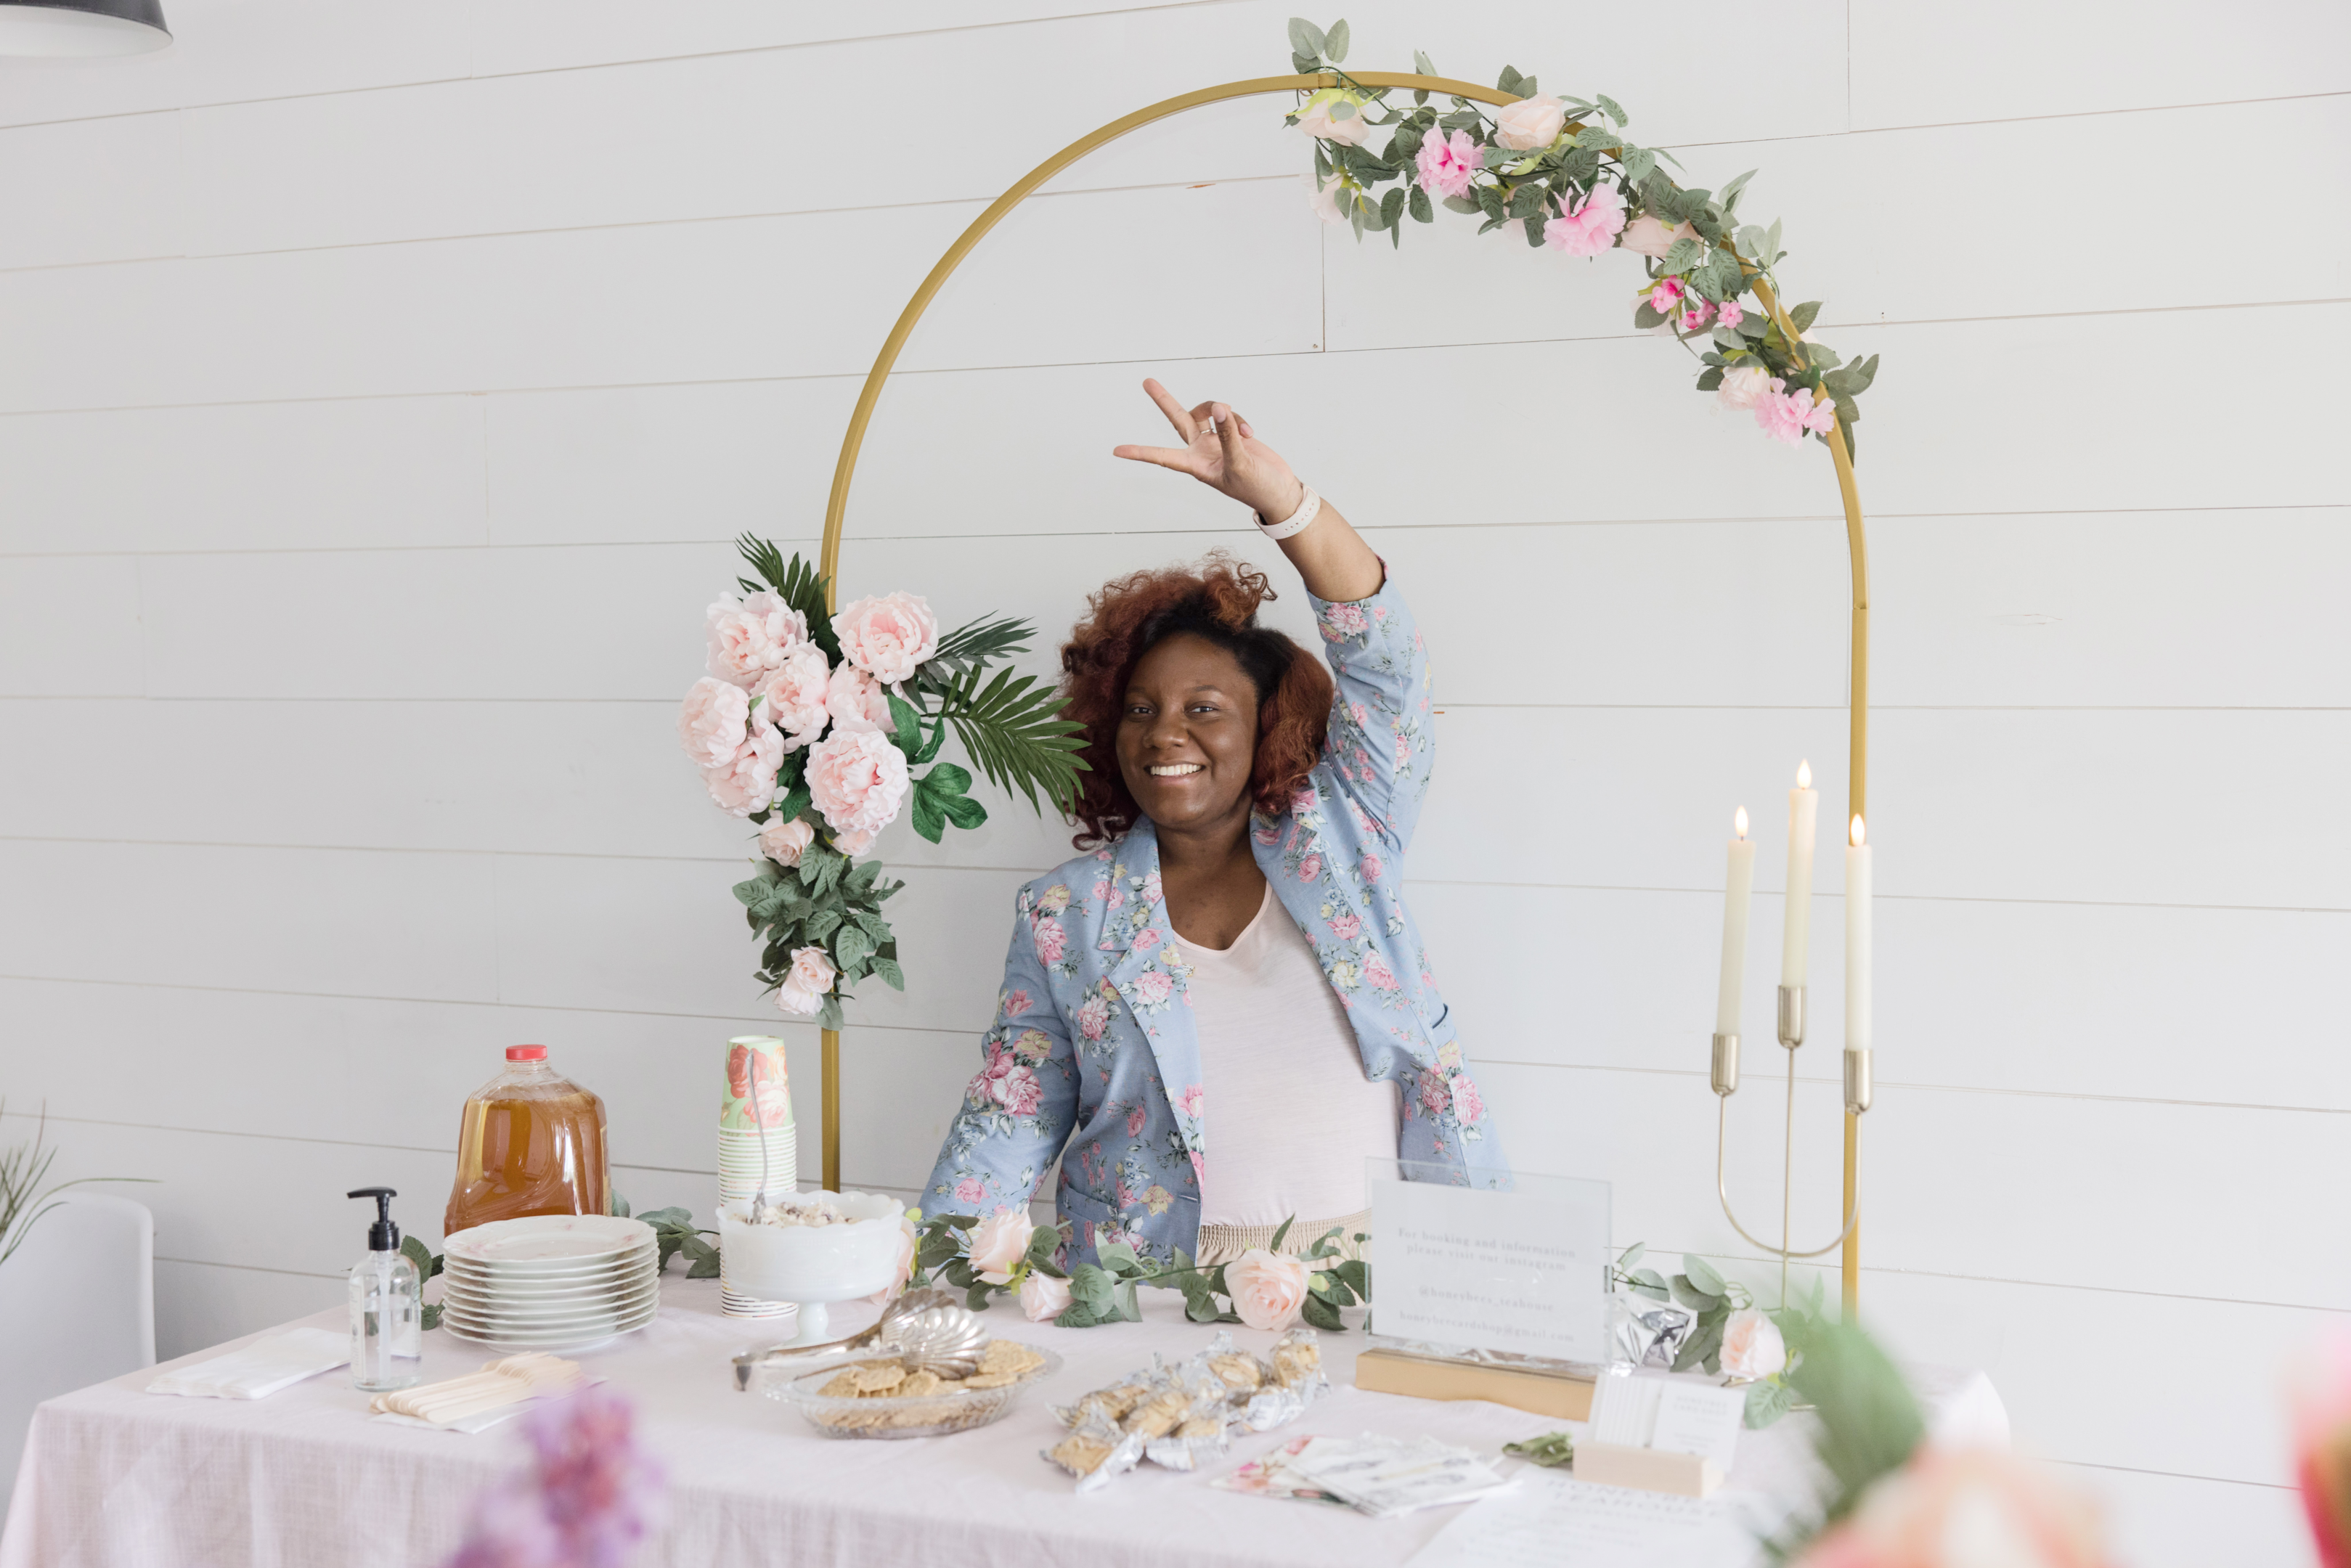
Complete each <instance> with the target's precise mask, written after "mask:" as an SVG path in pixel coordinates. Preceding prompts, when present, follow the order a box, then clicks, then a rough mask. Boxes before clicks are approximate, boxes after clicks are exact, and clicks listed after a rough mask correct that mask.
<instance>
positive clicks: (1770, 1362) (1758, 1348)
mask: <svg viewBox="0 0 2351 1568" xmlns="http://www.w3.org/2000/svg"><path fill="white" fill-rule="evenodd" d="M1787 1368H1788V1344H1787V1342H1786V1341H1785V1340H1783V1339H1782V1338H1781V1337H1780V1329H1779V1325H1778V1324H1776V1323H1774V1322H1772V1321H1771V1319H1770V1318H1768V1317H1765V1316H1764V1315H1763V1314H1762V1313H1761V1312H1758V1311H1757V1310H1756V1309H1755V1308H1753V1307H1741V1308H1740V1310H1739V1311H1737V1312H1733V1313H1731V1314H1730V1322H1728V1323H1726V1324H1724V1325H1723V1330H1722V1370H1723V1371H1724V1372H1725V1373H1727V1374H1729V1375H1730V1376H1732V1377H1769V1376H1771V1375H1772V1374H1773V1373H1775V1372H1784V1371H1786V1370H1787Z"/></svg>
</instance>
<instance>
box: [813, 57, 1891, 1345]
mask: <svg viewBox="0 0 2351 1568" xmlns="http://www.w3.org/2000/svg"><path fill="white" fill-rule="evenodd" d="M1347 77H1348V79H1349V80H1350V81H1352V82H1353V83H1355V84H1357V85H1359V86H1363V87H1370V88H1393V89H1402V90H1405V91H1419V92H1432V93H1443V94H1446V95H1447V96H1448V97H1454V98H1466V99H1471V100H1473V101H1475V102H1479V103H1484V104H1492V105H1495V106H1498V107H1499V106H1500V105H1503V104H1509V103H1515V102H1517V101H1518V95H1517V94H1515V93H1507V92H1501V91H1499V90H1497V89H1493V88H1490V87H1481V86H1479V84H1478V83H1476V82H1467V81H1456V80H1454V79H1453V78H1449V77H1437V76H1417V75H1412V74H1408V73H1404V72H1396V71H1350V72H1348V73H1347ZM1338 85H1340V83H1339V78H1338V77H1337V76H1336V75H1335V74H1333V73H1332V72H1328V71H1325V72H1321V73H1317V74H1314V75H1307V76H1276V77H1253V78H1249V79H1247V80H1243V81H1228V82H1220V83H1218V84H1217V86H1215V87H1204V88H1201V89H1198V90H1197V91H1195V92H1187V93H1181V94H1178V95H1177V96H1176V97H1175V98H1169V99H1161V100H1160V101H1159V102H1157V103H1154V104H1149V105H1146V106H1144V108H1142V109H1138V110H1135V111H1134V113H1132V114H1128V115H1123V116H1122V117H1121V118H1119V119H1117V120H1112V121H1111V122H1110V123H1109V124H1108V125H1105V126H1102V128H1101V129H1099V130H1096V131H1088V132H1087V133H1086V134H1085V135H1083V136H1081V137H1079V138H1078V139H1077V140H1076V141H1072V142H1071V143H1070V144H1069V145H1068V146H1067V147H1064V148H1062V149H1061V151H1060V152H1056V153H1054V154H1053V155H1052V156H1051V157H1050V158H1048V159H1046V160H1045V161H1044V162H1041V163H1040V164H1038V165H1037V166H1036V167H1035V168H1034V169H1031V170H1029V172H1028V173H1026V174H1023V175H1022V176H1021V177H1020V178H1019V179H1018V180H1016V181H1014V182H1013V183H1012V184H1011V186H1010V187H1009V188H1008V189H1007V190H1006V191H1005V193H1003V194H1002V195H1000V196H998V197H997V198H996V200H995V201H993V202H991V203H989V204H988V205H987V210H986V211H985V212H983V213H981V214H979V216H977V217H976V218H974V219H973V220H972V221H971V224H970V225H969V226H968V227H967V228H966V229H965V230H964V231H963V233H962V234H960V235H956V240H955V243H954V244H953V245H950V246H947V249H946V255H944V256H940V257H939V259H938V261H937V263H936V264H935V266H933V267H932V268H931V270H930V271H929V273H927V274H926V275H925V277H924V278H923V281H922V283H921V285H920V286H919V287H916V288H915V290H914V298H911V299H909V300H907V301H906V308H904V309H903V310H901V311H900V312H898V319H897V321H896V323H895V324H894V325H893V326H892V327H891V329H890V335H889V336H888V337H887V338H885V339H884V340H883V343H882V351H881V352H880V353H878V354H876V355H875V356H874V358H873V368H872V370H871V371H867V372H866V376H865V385H864V387H863V389H862V391H860V392H859V393H858V394H857V408H856V412H854V413H852V414H851V415H850V419H849V429H848V432H847V433H846V434H844V435H843V436H842V437H841V456H840V458H839V460H838V461H837V462H836V463H835V464H834V465H833V470H832V494H831V497H830V498H829V499H828V500H827V501H826V503H825V510H824V543H823V546H822V548H821V549H820V552H819V556H818V563H819V564H818V570H820V572H821V573H822V574H823V576H824V579H825V604H826V608H827V609H831V608H834V607H835V606H836V605H837V604H838V603H839V568H840V564H841V524H842V521H843V519H844V518H845V517H847V515H848V511H849V487H850V483H851V481H852V478H853V477H854V476H855V475H856V473H857V458H858V455H859V453H860V452H861V451H862V449H863V447H864V444H865V431H866V427H867V425H868V424H870V423H872V418H873V410H874V407H875V405H876V404H877V403H879V402H881V398H882V388H883V383H884V382H887V381H888V380H889V379H890V371H891V369H892V368H893V366H894V365H896V363H897V362H898V355H899V352H900V350H903V349H904V348H905V346H906V340H907V339H908V338H909V337H910V336H912V335H913V333H914V324H915V323H916V322H918V321H920V320H921V319H923V312H924V311H925V310H926V309H928V308H930V303H931V300H932V299H933V298H935V296H936V295H937V294H938V291H939V288H940V287H941V286H942V285H943V284H945V283H946V280H947V278H948V277H950V276H952V275H953V274H954V272H955V269H956V267H959V266H961V265H962V263H963V259H964V257H965V256H968V255H970V254H971V251H972V249H973V247H974V246H977V245H978V244H979V242H980V241H981V240H982V239H984V238H986V237H987V234H988V231H989V230H991V229H993V228H995V227H996V225H998V223H1000V222H1002V221H1003V219H1004V216H1005V214H1008V213H1009V212H1010V211H1011V210H1012V209H1013V208H1015V207H1017V206H1019V204H1021V202H1023V201H1024V200H1026V199H1027V198H1028V197H1029V195H1030V194H1031V193H1033V192H1035V191H1036V190H1037V188H1038V187H1039V186H1040V185H1042V184H1044V183H1045V182H1047V181H1048V180H1050V179H1051V178H1052V177H1053V176H1054V175H1056V174H1058V173H1060V172H1061V171H1062V170H1064V169H1066V168H1068V167H1069V166H1070V165H1071V164H1072V163H1075V162H1077V161H1078V160H1079V159H1081V158H1083V157H1085V156H1086V155H1087V154H1088V153H1090V152H1093V151H1095V150H1096V149H1097V148H1100V147H1102V146H1104V145H1106V144H1108V143H1109V142H1112V141H1117V140H1118V139H1119V138H1120V137H1122V136H1124V135H1126V134H1127V133H1128V132H1129V131H1137V130H1140V129H1141V128H1142V127H1144V126H1146V125H1149V124H1151V123H1152V122H1154V121H1155V120H1165V119H1167V118H1168V117H1170V116H1171V115H1177V114H1182V113H1184V112H1185V111H1186V110H1193V109H1197V108H1200V107H1201V106H1202V105H1204V104H1210V103H1221V102H1224V101H1225V100H1227V99H1236V98H1254V97H1260V96H1263V95H1267V94H1271V93H1284V92H1316V91H1320V90H1321V89H1323V88H1326V87H1336V86H1338ZM1754 288H1755V296H1756V298H1757V300H1758V301H1759V302H1760V303H1761V305H1762V307H1763V308H1764V309H1765V311H1766V312H1767V313H1769V314H1770V316H1771V319H1773V320H1774V321H1776V322H1778V323H1779V326H1780V330H1781V331H1782V333H1783V334H1785V336H1786V338H1787V340H1788V341H1789V343H1791V344H1794V343H1797V342H1798V341H1800V340H1801V339H1802V333H1800V332H1799V331H1798V330H1797V329H1796V327H1795V324H1794V323H1793V322H1792V321H1790V320H1789V319H1788V316H1787V312H1786V311H1785V310H1784V309H1782V307H1781V305H1780V301H1779V299H1778V298H1776V297H1775V296H1774V294H1773V292H1772V290H1771V285H1770V284H1768V283H1766V282H1764V281H1763V280H1762V279H1761V278H1756V279H1755V280H1754ZM1823 395H1824V394H1823ZM1823 439H1824V440H1825V441H1826V442H1827V443H1828V448H1829V456H1830V458H1831V460H1832V461H1833V462H1834V465H1835V467H1836V479H1837V490H1838V494H1839V496H1840V497H1841V498H1842V500H1843V502H1844V525H1845V547H1846V550H1847V553H1848V554H1849V556H1850V557H1851V559H1852V563H1853V622H1852V636H1853V664H1852V673H1853V685H1852V702H1851V707H1850V727H1849V739H1848V748H1847V771H1846V778H1847V780H1848V786H1849V789H1850V791H1851V801H1850V803H1849V804H1848V806H1847V808H1846V812H1845V814H1846V815H1847V816H1848V817H1855V816H1862V815H1865V814H1866V812H1867V810H1868V806H1867V794H1868V789H1867V787H1868V779H1869V772H1868V761H1869V550H1868V540H1867V538H1866V537H1865V531H1864V528H1863V526H1862V517H1861V492H1860V491H1859V490H1858V489H1857V488H1856V487H1855V484H1854V476H1853V456H1852V454H1851V453H1849V452H1847V451H1846V450H1845V444H1844V434H1843V433H1842V432H1841V431H1840V430H1839V429H1838V428H1837V427H1836V426H1835V425H1834V424H1833V425H1831V426H1830V427H1829V430H1828V432H1827V434H1826V435H1825V436H1824V437H1823ZM1797 998H1798V999H1797V1001H1796V1004H1795V1005H1796V1008H1797V1017H1798V1019H1799V1034H1798V1038H1797V1040H1794V1041H1792V1042H1789V1041H1786V1040H1784V1037H1783V1043H1787V1044H1788V1048H1789V1056H1788V1072H1789V1095H1790V1103H1791V1104H1793V1100H1794V1093H1795V1088H1794V1082H1795V1048H1796V1046H1798V1045H1801V1044H1802V1032H1801V1019H1802V1005H1803V1004H1802V991H1801V988H1800V989H1799V991H1798V993H1797ZM1782 1005H1783V1006H1784V1005H1785V994H1784V993H1783V998H1782ZM1725 1039H1728V1040H1729V1042H1730V1043H1729V1077H1730V1088H1729V1089H1726V1088H1724V1087H1723V1086H1722V1072H1723V1062H1724V1050H1723V1043H1722V1042H1723V1040H1725ZM1860 1054H1861V1055H1862V1057H1863V1061H1861V1063H1860V1065H1859V1071H1860V1075H1861V1076H1860V1080H1859V1084H1860V1100H1859V1106H1858V1108H1856V1105H1855V1095H1854V1085H1855V1080H1854V1077H1853V1074H1854V1071H1855V1066H1854V1063H1853V1061H1852V1060H1851V1055H1850V1054H1849V1055H1848V1059H1847V1062H1846V1094H1845V1118H1844V1207H1845V1217H1846V1218H1845V1228H1844V1231H1843V1232H1842V1233H1841V1235H1840V1237H1839V1239H1838V1240H1837V1241H1834V1242H1831V1243H1830V1246H1831V1247H1834V1246H1838V1245H1840V1244H1842V1245H1843V1247H1844V1291H1843V1299H1844V1311H1845V1315H1846V1316H1847V1317H1851V1316H1852V1314H1853V1312H1854V1310H1855V1300H1856V1297H1857V1295H1858V1291H1859V1286H1860V1279H1861V1231H1860V1225H1859V1211H1858V1209H1857V1207H1856V1198H1857V1194H1858V1186H1857V1184H1858V1179H1859V1174H1860V1165H1859V1161H1860V1150H1861V1144H1860V1139H1861V1132H1860V1129H1861V1113H1862V1111H1864V1110H1866V1109H1867V1108H1868V1103H1869V1065H1868V1061H1867V1053H1866V1052H1862V1053H1860ZM1738 1062H1739V1044H1738V1037H1736V1036H1728V1037H1725V1036H1717V1037H1716V1044H1715V1063H1716V1066H1715V1071H1716V1082H1715V1092H1717V1093H1718V1094H1720V1095H1722V1096H1724V1098H1725V1099H1726V1101H1727V1100H1728V1098H1729V1094H1730V1092H1731V1090H1733V1089H1736V1088H1737V1087H1738V1072H1739V1068H1738ZM820 1093H821V1103H822V1106H823V1132H822V1137H823V1153H824V1185H825V1186H826V1188H827V1189H828V1190H830V1191H833V1192H839V1191H840V1190H841V1035H840V1032H839V1031H838V1030H825V1031H824V1033H823V1080H822V1088H821V1091H820ZM1725 1114H1726V1117H1727V1115H1728V1113H1727V1111H1726V1113H1725ZM1792 1126H1793V1116H1792V1114H1791V1127H1792ZM1718 1144H1719V1140H1718ZM1790 1161H1791V1165H1792V1161H1793V1153H1792V1144H1791V1154H1790ZM1719 1164H1720V1162H1719V1147H1718V1162H1717V1168H1718V1174H1719ZM1782 1207H1783V1208H1784V1207H1785V1206H1784V1205H1783V1206H1782ZM1723 1211H1724V1213H1725V1214H1728V1213H1729V1196H1728V1194H1727V1193H1726V1194H1725V1196H1724V1198H1723ZM1782 1218H1783V1219H1784V1215H1783V1217H1782ZM1731 1223H1732V1224H1733V1225H1734V1226H1736V1225H1738V1223H1739V1222H1738V1221H1737V1220H1736V1219H1735V1218H1734V1219H1733V1220H1732V1221H1731ZM1740 1235H1741V1236H1746V1235H1747V1232H1746V1230H1745V1229H1744V1228H1740ZM1748 1239H1750V1241H1752V1240H1753V1238H1752V1237H1749V1238H1748ZM1784 1239H1785V1238H1784V1235H1783V1238H1782V1240H1783V1243H1784ZM1757 1245H1759V1246H1761V1245H1763V1243H1760V1242H1758V1243H1757ZM1770 1250H1777V1251H1779V1252H1780V1253H1781V1260H1782V1272H1783V1275H1784V1271H1785V1269H1786V1260H1787V1256H1788V1255H1787V1252H1786V1249H1785V1247H1784V1245H1783V1246H1782V1248H1779V1249H1770ZM1821 1250H1823V1251H1825V1250H1827V1249H1826V1248H1823V1249H1821ZM1796 1255H1797V1256H1800V1257H1809V1256H1814V1255H1815V1254H1811V1253H1799V1254H1796Z"/></svg>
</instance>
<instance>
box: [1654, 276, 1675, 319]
mask: <svg viewBox="0 0 2351 1568" xmlns="http://www.w3.org/2000/svg"><path fill="white" fill-rule="evenodd" d="M1681 302H1682V280H1681V279H1680V278H1678V277H1660V278H1659V279H1657V281H1656V287H1652V288H1651V289H1650V290H1649V308H1650V309H1652V310H1654V311H1656V313H1657V314H1658V315H1660V316H1670V315H1672V314H1673V313H1674V308H1675V307H1677V306H1678V305H1679V304H1680V303H1681Z"/></svg>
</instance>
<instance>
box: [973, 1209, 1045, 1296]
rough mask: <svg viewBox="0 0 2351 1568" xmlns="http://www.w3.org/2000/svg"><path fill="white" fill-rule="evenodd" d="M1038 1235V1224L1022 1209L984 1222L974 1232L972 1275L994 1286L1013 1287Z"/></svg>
mask: <svg viewBox="0 0 2351 1568" xmlns="http://www.w3.org/2000/svg"><path fill="white" fill-rule="evenodd" d="M1036 1233H1037V1227H1036V1224H1035V1222H1034V1221H1032V1220H1030V1219H1029V1216H1028V1213H1027V1211H1025V1210H1022V1209H1017V1208H1008V1209H1004V1210H1002V1211H1000V1212H998V1213H997V1214H992V1215H990V1216H989V1217H988V1218H986V1219H983V1220H981V1221H980V1222H979V1224H978V1226H977V1228H974V1229H973V1231H972V1233H971V1268H972V1272H974V1273H975V1274H977V1275H978V1276H979V1277H980V1278H981V1279H983V1280H985V1281H987V1282H988V1283H989V1284H991V1285H1008V1284H1010V1283H1011V1282H1012V1274H1013V1270H1016V1269H1018V1268H1019V1267H1020V1265H1021V1263H1022V1262H1023V1261H1024V1260H1026V1259H1027V1258H1028V1256H1029V1240H1030V1239H1032V1238H1033V1237H1034V1236H1035V1235H1036Z"/></svg>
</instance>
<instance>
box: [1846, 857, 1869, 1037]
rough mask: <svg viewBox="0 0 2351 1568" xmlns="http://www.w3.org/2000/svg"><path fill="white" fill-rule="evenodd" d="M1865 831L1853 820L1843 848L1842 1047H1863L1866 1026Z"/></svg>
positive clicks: (1867, 967)
mask: <svg viewBox="0 0 2351 1568" xmlns="http://www.w3.org/2000/svg"><path fill="white" fill-rule="evenodd" d="M1866 837H1867V833H1866V831H1865V829H1864V828H1863V826H1862V821H1861V819H1860V818H1859V817H1855V819H1854V820H1853V835H1852V841H1851V842H1850V843H1848V844H1847V845H1846V846H1845V852H1844V1048H1845V1049H1846V1050H1847V1051H1867V1050H1868V1049H1869V1047H1870V1029H1869V904H1870V896H1869V856H1870V849H1869V845H1868V843H1867V842H1866V841H1865V840H1866Z"/></svg>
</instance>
